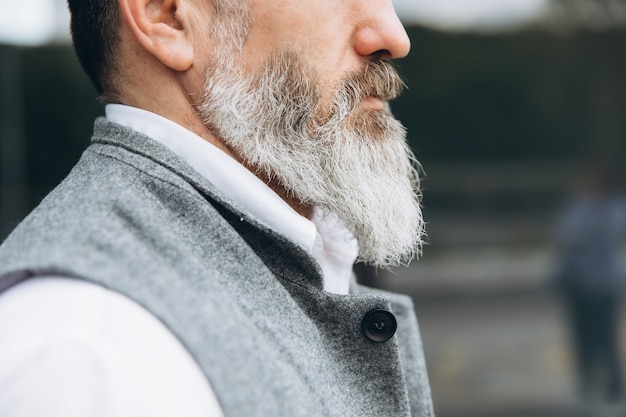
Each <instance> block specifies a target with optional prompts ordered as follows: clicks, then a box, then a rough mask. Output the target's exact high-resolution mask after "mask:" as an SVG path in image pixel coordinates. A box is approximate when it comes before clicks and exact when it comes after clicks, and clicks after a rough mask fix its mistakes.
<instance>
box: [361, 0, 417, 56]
mask: <svg viewBox="0 0 626 417" xmlns="http://www.w3.org/2000/svg"><path fill="white" fill-rule="evenodd" d="M361 3H362V9H361V10H360V13H359V15H360V16H361V19H360V24H358V25H357V29H356V31H355V32H354V39H353V42H354V49H355V51H356V52H357V53H358V54H359V55H361V56H364V57H373V56H375V57H378V58H385V59H396V58H403V57H405V56H406V55H407V54H408V53H409V50H410V49H411V41H410V40H409V36H408V35H407V33H406V31H405V30H404V27H403V26H402V23H401V22H400V19H399V18H398V15H397V14H396V12H395V10H394V8H393V4H392V3H391V0H365V1H362V2H361Z"/></svg>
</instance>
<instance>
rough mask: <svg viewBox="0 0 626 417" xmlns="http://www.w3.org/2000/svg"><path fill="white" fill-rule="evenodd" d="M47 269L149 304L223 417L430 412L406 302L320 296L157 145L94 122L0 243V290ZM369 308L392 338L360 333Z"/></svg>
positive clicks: (310, 278)
mask: <svg viewBox="0 0 626 417" xmlns="http://www.w3.org/2000/svg"><path fill="white" fill-rule="evenodd" d="M43 274H55V275H64V276H70V277H76V278H79V279H84V280H87V281H91V282H94V283H97V284H99V285H103V286H105V287H107V288H111V289H113V290H115V291H118V292H120V293H122V294H125V295H127V296H128V297H130V298H132V299H134V300H135V301H137V302H138V303H140V304H141V305H143V306H144V307H145V308H147V309H148V310H149V311H151V312H152V313H153V314H154V315H155V316H156V317H158V318H159V319H160V320H162V321H163V322H164V323H165V324H166V325H167V326H168V327H169V328H170V329H171V330H172V332H173V333H174V334H175V335H176V336H177V337H178V338H179V339H180V340H181V342H182V343H183V344H184V346H185V347H186V348H187V349H188V350H189V351H190V352H191V354H192V355H193V357H194V358H195V360H196V361H197V363H198V364H199V366H200V367H201V369H202V370H203V372H204V373H205V375H206V376H207V379H208V380H209V382H210V384H211V386H212V387H213V389H214V391H215V393H216V394H217V397H218V399H219V401H220V404H221V406H222V408H223V410H224V413H225V415H226V416H227V417H230V416H242V417H243V416H245V417H254V416H259V417H261V416H262V417H268V416H285V417H298V416H337V417H348V416H354V417H365V416H407V415H413V416H422V417H426V416H432V415H433V412H432V404H431V400H430V392H429V387H428V381H427V377H426V370H425V363H424V358H423V353H422V346H421V340H420V337H419V330H418V327H417V321H416V319H415V316H414V313H413V306H412V304H411V301H410V300H409V299H408V298H406V297H404V296H399V295H391V294H387V293H383V292H380V291H370V290H368V289H366V288H364V287H361V286H358V285H357V284H354V283H353V286H352V293H351V294H350V295H347V296H342V295H334V294H329V293H326V292H324V291H323V290H322V277H321V272H320V269H319V267H318V265H317V264H316V262H315V261H314V260H313V259H312V258H311V257H310V256H309V255H308V254H307V253H305V252H304V251H303V250H302V249H300V248H299V247H298V246H296V245H295V244H293V243H291V242H290V241H288V240H286V239H285V238H283V237H281V236H279V235H278V234H276V233H275V232H273V231H271V230H268V229H266V228H265V227H263V226H262V225H260V224H259V223H258V222H257V221H256V220H255V219H254V218H251V217H250V216H249V215H248V214H247V213H243V212H241V211H240V210H239V209H238V208H237V207H234V206H233V205H232V204H231V203H230V202H229V201H227V200H225V199H224V198H223V197H222V196H221V195H220V194H219V192H217V190H215V189H213V187H212V185H211V184H210V183H208V182H207V181H206V180H204V179H203V178H202V177H201V176H199V175H198V174H197V173H195V172H194V171H193V170H192V169H191V168H190V167H188V166H187V165H186V164H184V163H183V162H182V161H180V160H179V159H178V158H177V157H176V156H175V155H174V154H172V153H171V152H170V151H169V150H167V149H166V148H164V147H163V146H161V145H160V144H158V143H157V142H155V141H153V140H151V139H149V138H147V137H145V136H142V135H140V134H138V133H136V132H134V131H132V130H129V129H126V128H123V127H121V126H119V125H115V124H112V123H110V122H107V121H106V120H104V119H99V120H97V121H96V125H95V130H94V137H93V143H92V145H91V146H90V147H89V148H88V149H87V150H86V151H85V153H84V154H83V156H82V158H81V160H80V162H79V163H78V164H77V166H76V167H75V168H74V170H73V171H72V172H71V173H70V175H69V176H68V178H66V180H65V181H64V182H63V183H61V184H60V185H59V186H58V187H57V188H56V189H55V190H54V191H53V192H52V193H51V194H50V195H49V196H48V197H46V199H45V200H44V201H43V202H42V203H41V205H40V206H39V207H38V208H36V209H35V211H34V212H33V213H32V214H31V215H30V216H29V217H27V218H26V219H25V220H24V221H23V222H22V223H21V224H20V225H19V226H18V227H17V229H16V230H15V231H14V232H13V233H12V234H11V236H9V238H8V239H7V240H6V241H5V242H4V244H3V245H2V246H1V247H0V277H2V278H0V290H2V289H3V288H7V287H8V286H10V285H14V284H15V283H17V282H19V281H20V280H22V279H27V278H29V277H32V276H38V275H43ZM375 308H384V309H388V310H391V311H393V312H394V314H395V316H396V318H397V320H398V331H397V333H396V336H395V337H394V338H392V339H391V340H389V341H388V342H385V343H374V342H371V341H370V340H368V339H367V338H366V337H365V336H364V335H363V334H362V332H361V327H360V326H361V320H362V318H363V316H364V315H365V314H366V313H367V312H368V311H370V310H372V309H375ZM164 377H167V376H164Z"/></svg>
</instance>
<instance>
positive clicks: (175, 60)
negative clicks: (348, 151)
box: [115, 0, 410, 215]
mask: <svg viewBox="0 0 626 417" xmlns="http://www.w3.org/2000/svg"><path fill="white" fill-rule="evenodd" d="M119 4H120V9H121V14H122V27H121V29H120V39H121V43H120V50H119V53H120V60H119V62H120V63H121V65H119V67H118V72H119V74H118V77H117V79H118V80H119V81H118V83H117V85H116V86H115V88H116V90H117V91H116V94H117V96H118V97H120V100H121V101H122V103H123V104H128V105H132V106H135V107H140V108H143V109H146V110H148V111H151V112H154V113H156V114H159V115H161V116H163V117H166V118H168V119H170V120H172V121H174V122H176V123H178V124H180V125H182V126H183V127H185V128H187V129H189V130H191V131H192V132H194V133H196V134H198V135H199V136H201V137H202V138H204V139H205V140H207V141H209V142H210V143H212V144H214V145H215V146H217V147H219V148H220V149H222V150H223V151H224V152H226V153H228V154H229V155H231V156H232V157H234V158H235V159H238V160H241V159H240V158H239V157H238V155H235V154H234V153H233V151H232V149H230V148H229V147H228V146H226V145H225V144H224V143H223V142H222V141H221V140H220V139H219V138H218V137H216V136H214V135H213V134H212V133H211V132H210V131H209V129H208V128H207V127H206V126H205V124H204V123H203V121H202V120H201V119H200V118H199V116H198V114H197V112H196V108H195V104H196V103H198V102H199V101H200V100H201V99H202V93H203V88H204V82H205V77H206V74H207V71H208V70H209V68H210V67H211V65H212V63H213V62H214V58H215V54H217V53H218V50H220V51H224V45H223V42H220V41H219V40H218V39H215V36H212V32H211V27H212V24H213V21H214V18H215V16H214V10H213V8H212V7H211V4H210V2H209V1H207V0H119ZM249 12H250V17H251V26H250V31H249V33H248V34H247V37H246V39H245V43H244V44H243V47H242V49H241V51H237V52H236V53H237V54H238V55H237V64H238V65H240V66H241V67H242V69H243V70H244V71H246V72H249V73H252V72H257V71H259V70H260V69H261V67H262V65H263V60H264V59H265V58H266V57H267V56H268V55H270V54H271V53H272V52H273V51H276V50H281V49H287V48H288V49H289V50H291V51H292V52H294V53H296V54H297V55H299V57H300V59H303V60H304V61H305V63H306V64H307V65H308V66H310V67H311V68H313V69H314V70H315V72H316V74H317V77H318V81H319V84H320V85H319V92H320V98H321V103H322V105H323V104H324V103H328V104H329V103H330V99H331V97H332V96H333V95H334V93H335V91H336V90H337V88H338V86H339V84H340V82H341V80H342V79H343V78H344V77H345V76H346V75H348V74H350V73H353V72H355V71H359V70H362V69H363V68H364V67H365V66H366V65H367V64H368V62H370V61H371V60H373V59H380V58H385V59H395V58H401V57H403V56H405V55H406V54H407V53H408V52H409V48H410V43H409V39H408V37H407V35H406V32H405V31H404V28H403V27H402V25H401V23H400V21H399V20H398V17H397V16H396V14H395V12H394V10H393V6H392V4H391V0H249ZM233 49H234V48H233ZM221 53H223V52H221ZM233 53H235V51H234V50H233ZM147 80H149V82H147ZM360 107H361V108H363V109H364V110H365V109H375V110H376V109H382V107H383V102H382V101H381V100H380V99H379V98H377V97H366V98H365V99H364V100H363V101H362V102H361V105H360ZM271 186H272V188H274V189H275V191H277V192H278V194H279V195H281V196H282V197H283V198H284V199H285V200H286V201H287V202H288V203H289V204H290V205H291V206H292V207H293V208H294V209H296V210H297V211H298V212H300V213H301V214H304V215H308V214H310V208H309V207H306V206H303V205H302V204H301V203H299V202H298V201H297V200H293V199H291V198H289V196H288V193H286V192H282V190H281V185H280V184H274V183H273V184H271Z"/></svg>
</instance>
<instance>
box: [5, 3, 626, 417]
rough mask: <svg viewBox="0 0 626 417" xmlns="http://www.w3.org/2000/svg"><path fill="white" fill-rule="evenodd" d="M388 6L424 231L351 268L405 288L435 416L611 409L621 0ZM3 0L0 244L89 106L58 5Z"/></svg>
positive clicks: (617, 347)
mask: <svg viewBox="0 0 626 417" xmlns="http://www.w3.org/2000/svg"><path fill="white" fill-rule="evenodd" d="M394 3H395V4H396V8H397V10H398V12H399V14H400V16H401V19H402V20H403V21H404V23H405V25H406V27H407V30H408V32H409V36H410V37H411V40H412V52H411V54H410V55H409V57H407V58H405V59H403V60H401V61H399V63H398V64H399V66H400V70H401V73H402V75H403V77H404V78H405V79H406V82H407V84H408V86H409V89H408V90H407V92H406V93H405V94H404V95H403V96H402V97H401V98H400V99H398V100H396V102H394V103H393V106H392V107H393V110H394V113H396V114H397V115H398V117H399V118H400V119H401V120H402V121H403V123H404V124H405V125H406V126H407V128H408V132H409V140H410V143H411V145H412V147H413V149H414V150H415V152H416V154H417V156H418V159H419V160H420V161H421V163H422V165H423V168H424V171H425V176H424V179H423V183H422V184H423V187H424V192H423V194H424V195H423V205H424V215H425V218H426V221H427V222H428V234H429V238H428V244H427V245H426V246H425V248H424V253H423V256H422V258H421V259H420V260H419V261H415V262H413V263H411V264H410V265H408V266H407V267H402V268H397V269H395V270H393V271H377V273H375V274H370V275H368V274H367V273H363V274H362V276H361V279H362V280H363V281H366V282H369V283H371V284H373V285H376V286H379V287H382V288H387V289H391V290H397V291H402V292H406V293H409V294H411V295H412V296H413V297H414V300H415V305H416V310H417V313H418V318H419V320H420V325H421V327H422V333H423V338H424V343H425V349H426V355H427V362H428V366H429V374H430V378H431V383H432V390H433V396H434V401H435V409H436V411H437V415H438V416H440V417H478V416H481V417H496V416H501V417H505V416H510V417H522V416H524V417H526V416H532V417H535V416H536V417H544V416H546V417H549V416H578V415H579V416H605V415H606V416H612V415H615V416H626V408H625V407H624V403H625V402H624V401H623V400H622V398H620V396H621V388H622V387H621V379H620V378H621V371H622V368H623V365H622V363H623V361H621V359H622V356H623V355H624V348H623V347H624V346H626V345H625V343H626V332H622V331H621V329H622V328H623V327H624V326H625V324H626V321H625V320H623V318H624V317H623V314H622V310H621V309H620V308H619V306H620V303H621V301H622V299H623V297H622V291H621V289H620V286H619V281H620V280H623V278H624V276H625V274H626V256H623V255H626V246H625V245H624V234H623V233H622V232H623V229H624V223H626V221H625V220H624V217H626V208H624V206H623V202H622V198H621V192H622V191H623V190H622V185H623V184H622V181H621V180H622V178H623V174H624V164H623V162H624V160H625V158H626V141H625V140H624V139H625V138H626V118H625V117H624V116H623V115H622V112H623V111H624V109H626V77H625V75H626V0H472V1H467V0H403V1H401V0H397V1H394ZM0 6H3V7H1V9H2V10H5V11H10V13H3V14H2V15H0V100H1V103H0V239H2V238H4V236H6V234H7V233H8V232H9V231H10V230H11V229H12V228H13V227H14V226H15V225H16V224H17V222H18V221H19V220H20V219H21V218H22V217H23V216H24V215H25V214H26V213H27V212H28V211H29V210H30V209H31V208H32V207H34V206H35V205H36V204H37V203H38V202H39V201H40V199H41V198H42V197H43V196H45V195H46V193H47V192H48V191H49V190H50V189H51V188H52V187H53V186H54V185H56V184H57V183H58V182H59V181H60V180H61V179H62V178H63V177H64V176H65V175H66V174H67V173H68V171H69V170H70V169H71V167H72V165H73V164H74V163H75V161H76V160H77V159H78V158H79V156H80V154H81V152H82V150H83V149H84V148H85V147H86V146H87V144H88V140H89V136H90V133H91V129H92V123H93V119H94V118H95V117H96V116H98V115H101V114H103V109H102V107H101V106H100V105H99V104H98V102H97V99H96V93H95V90H94V89H93V88H92V87H91V86H90V84H89V82H88V80H87V78H86V76H85V75H84V74H83V73H82V71H81V69H80V67H79V66H78V63H77V61H76V59H75V57H74V54H73V51H72V50H71V46H70V43H69V36H68V30H67V25H68V16H67V11H66V8H65V2H64V0H22V1H21V2H11V3H9V0H0ZM581 271H587V272H585V273H582V272H581ZM588 271H591V272H588ZM366 272H371V271H366ZM599 306H600V307H599ZM589 329H591V330H592V331H590V330H589ZM594 329H595V330H594ZM598 329H603V330H602V331H600V330H598ZM625 330H626V329H625Z"/></svg>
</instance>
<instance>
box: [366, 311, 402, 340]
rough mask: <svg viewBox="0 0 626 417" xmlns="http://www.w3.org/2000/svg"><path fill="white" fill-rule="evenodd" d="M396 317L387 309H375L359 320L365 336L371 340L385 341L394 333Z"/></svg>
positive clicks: (396, 325)
mask: <svg viewBox="0 0 626 417" xmlns="http://www.w3.org/2000/svg"><path fill="white" fill-rule="evenodd" d="M397 327H398V324H397V322H396V318H395V317H394V315H393V314H391V313H390V312H389V311H387V310H382V309H376V310H372V311H370V312H368V313H367V314H366V315H365V317H363V320H362V321H361V328H362V329H363V333H364V334H365V336H366V337H367V338H368V339H369V340H371V341H373V342H379V343H381V342H386V341H387V340H389V339H391V338H392V337H393V335H394V334H395V333H396V329H397Z"/></svg>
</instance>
